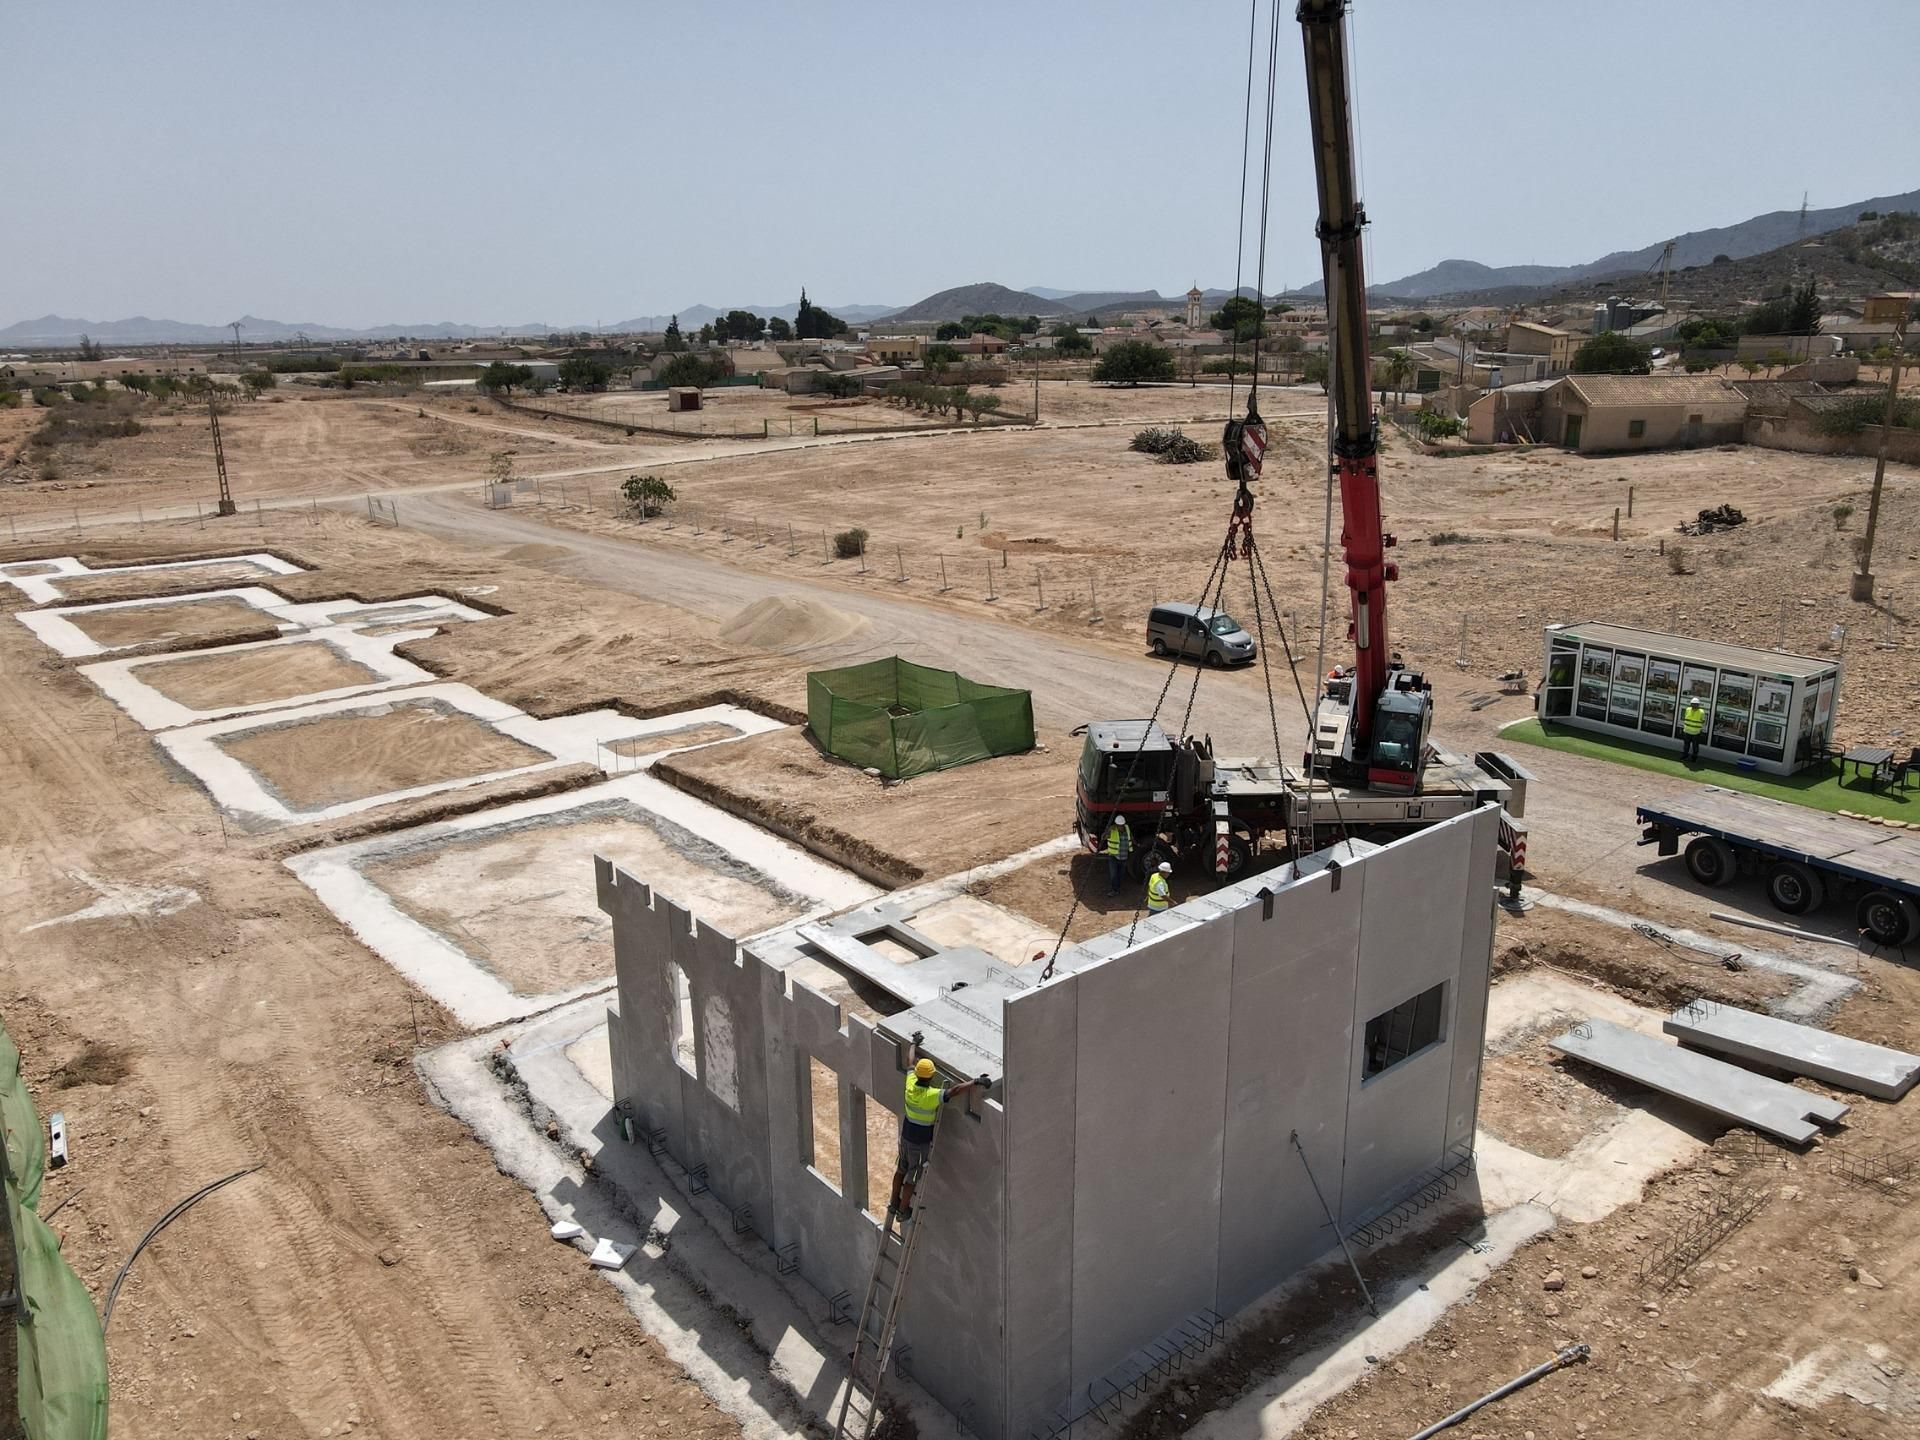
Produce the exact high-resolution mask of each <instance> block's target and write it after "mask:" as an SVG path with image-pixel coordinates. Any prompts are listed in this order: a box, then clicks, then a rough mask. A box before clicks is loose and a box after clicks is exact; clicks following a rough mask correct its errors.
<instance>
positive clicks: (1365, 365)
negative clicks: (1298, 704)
mask: <svg viewBox="0 0 1920 1440" xmlns="http://www.w3.org/2000/svg"><path fill="white" fill-rule="evenodd" d="M1346 8H1347V6H1346V0H1300V5H1299V8H1298V9H1297V10H1296V11H1295V12H1294V13H1295V18H1297V19H1298V20H1299V22H1300V29H1301V35H1302V39H1303V41H1304V44H1305V48H1306V62H1307V105H1308V109H1309V111H1310V113H1311V116H1312V124H1313V169H1314V176H1315V180H1316V182H1317V187H1318V190H1319V197H1320V222H1319V224H1318V226H1317V227H1316V232H1317V233H1318V235H1319V236H1320V253H1321V263H1322V266H1323V272H1324V280H1325V292H1324V293H1325V295H1326V301H1327V334H1328V336H1329V338H1330V340H1331V344H1332V354H1331V356H1330V357H1329V361H1328V367H1327V389H1328V393H1329V394H1330V395H1331V396H1332V398H1333V462H1334V465H1335V468H1336V470H1337V472H1338V475H1339V480H1340V513H1341V529H1340V544H1341V548H1342V549H1343V551H1344V552H1345V557H1346V567H1347V573H1346V582H1347V589H1348V591H1349V592H1351V595H1352V605H1353V617H1352V627H1351V631H1350V638H1351V639H1352V641H1353V648H1354V665H1353V669H1352V673H1351V674H1350V675H1339V674H1336V675H1335V676H1333V677H1331V678H1330V680H1329V683H1328V685H1327V688H1326V691H1325V693H1324V695H1323V698H1322V700H1321V703H1320V707H1319V713H1318V714H1317V715H1316V717H1315V721H1314V732H1315V733H1314V747H1315V749H1316V750H1318V751H1320V752H1321V753H1322V754H1323V756H1324V757H1325V758H1326V759H1327V760H1329V761H1331V762H1332V766H1333V769H1334V772H1335V774H1336V775H1337V776H1339V777H1340V778H1343V779H1345V780H1348V781H1349V782H1351V783H1359V784H1364V785H1366V786H1367V787H1368V788H1371V789H1379V790H1417V789H1418V788H1419V786H1420V775H1421V771H1422V769H1423V767H1424V766H1425V763H1426V750H1427V731H1428V729H1429V728H1430V727H1431V725H1432V721H1433V701H1432V694H1431V691H1430V690H1429V688H1428V686H1427V684H1426V682H1425V680H1424V679H1423V678H1422V677H1421V676H1419V675H1417V674H1414V673H1413V672H1411V671H1408V670H1405V669H1403V668H1401V666H1400V665H1399V663H1398V661H1397V660H1395V659H1394V658H1392V652H1391V651H1390V650H1389V648H1388V644H1387V582H1388V581H1389V580H1397V579H1399V578H1400V573H1399V567H1397V566H1395V565H1391V564H1389V563H1387V559H1386V552H1387V551H1388V550H1389V549H1391V548H1392V546H1393V544H1394V537H1393V536H1392V535H1389V534H1388V533H1387V532H1386V529H1385V526H1384V524H1383V523H1382V520H1381V514H1380V471H1379V454H1380V430H1379V426H1378V424H1377V423H1376V421H1375V419H1374V413H1373V401H1372V395H1371V391H1370V361H1369V357H1368V352H1367V283H1366V277H1365V274H1364V272H1363V267H1362V265H1361V245H1360V236H1361V231H1362V229H1363V228H1364V227H1365V225H1366V223H1367V217H1366V212H1365V210H1364V209H1363V208H1362V207H1361V204H1360V200H1359V196H1358V194H1357V193H1356V190H1355V184H1354V165H1353V124H1352V116H1351V114H1350V111H1349V103H1348V96H1347V53H1346V36H1345V32H1344V29H1343V27H1342V23H1341V22H1342V20H1343V18H1344V16H1345V13H1346Z"/></svg>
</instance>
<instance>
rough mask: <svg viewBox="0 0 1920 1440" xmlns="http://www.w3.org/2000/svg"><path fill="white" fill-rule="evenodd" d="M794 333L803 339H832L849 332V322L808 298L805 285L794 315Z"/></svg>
mask: <svg viewBox="0 0 1920 1440" xmlns="http://www.w3.org/2000/svg"><path fill="white" fill-rule="evenodd" d="M793 333H794V334H795V335H797V336H799V337H800V338H801V339H802V340H831V339H832V338H833V337H834V336H835V335H844V334H846V333H847V322H846V321H844V320H842V319H840V318H839V317H838V316H834V315H829V314H828V313H827V312H826V311H824V310H822V309H821V308H820V307H819V306H818V305H815V304H814V303H813V302H812V301H811V300H809V299H807V292H806V289H805V287H804V286H803V287H802V288H801V291H800V309H799V312H798V313H797V314H795V316H794V317H793Z"/></svg>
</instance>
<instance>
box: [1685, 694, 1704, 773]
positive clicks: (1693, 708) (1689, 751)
mask: <svg viewBox="0 0 1920 1440" xmlns="http://www.w3.org/2000/svg"><path fill="white" fill-rule="evenodd" d="M1706 731H1707V707H1706V706H1704V705H1702V704H1701V703H1700V697H1699V696H1698V695H1689V696H1688V697H1687V704H1686V708H1685V709H1683V710H1682V711H1681V712H1680V758H1681V759H1682V760H1683V761H1685V762H1686V763H1687V764H1689V765H1696V764H1698V763H1699V761H1700V740H1701V737H1702V736H1703V735H1705V734H1706Z"/></svg>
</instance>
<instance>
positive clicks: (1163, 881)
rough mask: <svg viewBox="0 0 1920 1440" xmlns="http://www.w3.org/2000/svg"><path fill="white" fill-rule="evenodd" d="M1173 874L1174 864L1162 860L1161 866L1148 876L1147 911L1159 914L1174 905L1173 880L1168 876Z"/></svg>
mask: <svg viewBox="0 0 1920 1440" xmlns="http://www.w3.org/2000/svg"><path fill="white" fill-rule="evenodd" d="M1171 874H1173V866H1172V865H1170V864H1169V863H1168V862H1167V861H1165V860H1162V861H1161V862H1160V867H1159V868H1158V869H1157V870H1155V871H1154V872H1153V874H1151V875H1149V876H1148V877H1147V913H1148V914H1151V915H1158V914H1159V913H1160V912H1161V911H1162V910H1166V909H1169V908H1170V907H1171V906H1172V905H1173V882H1172V881H1170V880H1168V879H1167V877H1168V876H1169V875H1171Z"/></svg>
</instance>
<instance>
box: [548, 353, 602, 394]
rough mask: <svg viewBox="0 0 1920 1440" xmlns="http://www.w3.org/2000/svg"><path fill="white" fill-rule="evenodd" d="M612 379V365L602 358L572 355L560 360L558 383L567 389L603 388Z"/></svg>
mask: <svg viewBox="0 0 1920 1440" xmlns="http://www.w3.org/2000/svg"><path fill="white" fill-rule="evenodd" d="M612 379H613V367H612V366H611V365H609V364H607V362H606V361H604V360H589V359H586V358H584V357H582V356H573V357H570V358H569V359H566V360H562V361H561V362H560V383H561V384H562V385H564V386H565V387H566V388H567V389H569V390H575V391H578V390H604V389H606V388H607V382H608V381H610V380H612Z"/></svg>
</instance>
